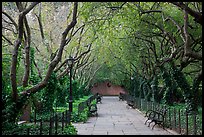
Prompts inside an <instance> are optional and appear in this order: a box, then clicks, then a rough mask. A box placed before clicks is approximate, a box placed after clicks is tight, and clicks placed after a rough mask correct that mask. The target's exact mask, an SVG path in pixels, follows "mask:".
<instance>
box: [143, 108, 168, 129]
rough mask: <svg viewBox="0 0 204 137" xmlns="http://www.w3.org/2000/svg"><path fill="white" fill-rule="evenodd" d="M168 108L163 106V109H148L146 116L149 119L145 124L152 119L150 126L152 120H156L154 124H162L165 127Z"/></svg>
mask: <svg viewBox="0 0 204 137" xmlns="http://www.w3.org/2000/svg"><path fill="white" fill-rule="evenodd" d="M166 112H167V109H166V108H161V109H157V110H148V111H147V112H146V115H145V116H146V117H147V120H146V121H145V124H146V123H147V121H148V120H151V121H150V122H149V125H148V127H149V126H150V124H151V123H152V122H154V123H155V124H154V126H155V125H156V124H158V125H162V127H163V129H164V120H165V115H166ZM154 126H153V127H152V129H153V128H154Z"/></svg>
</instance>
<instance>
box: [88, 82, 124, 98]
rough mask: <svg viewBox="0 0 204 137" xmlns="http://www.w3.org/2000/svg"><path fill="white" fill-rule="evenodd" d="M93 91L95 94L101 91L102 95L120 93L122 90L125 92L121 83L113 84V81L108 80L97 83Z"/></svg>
mask: <svg viewBox="0 0 204 137" xmlns="http://www.w3.org/2000/svg"><path fill="white" fill-rule="evenodd" d="M91 92H92V93H93V94H96V93H99V94H101V95H119V93H120V92H122V93H125V90H124V89H123V88H122V87H121V86H119V85H112V83H110V82H109V81H106V82H102V83H95V84H94V85H93V88H92V89H91Z"/></svg>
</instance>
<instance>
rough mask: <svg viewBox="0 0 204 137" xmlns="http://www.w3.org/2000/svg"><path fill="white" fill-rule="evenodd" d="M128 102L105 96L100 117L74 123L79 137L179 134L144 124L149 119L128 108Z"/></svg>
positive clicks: (99, 110) (99, 113) (99, 108)
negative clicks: (90, 136) (85, 136)
mask: <svg viewBox="0 0 204 137" xmlns="http://www.w3.org/2000/svg"><path fill="white" fill-rule="evenodd" d="M126 106H127V104H126V101H119V100H118V97H117V96H103V98H102V104H97V107H98V117H90V118H89V119H88V121H87V122H86V123H73V125H74V126H75V127H76V128H77V130H78V135H175V134H177V133H174V132H169V131H168V130H163V129H162V128H161V127H159V126H157V125H156V126H155V127H154V130H152V128H151V127H148V124H146V125H145V124H144V122H145V120H146V119H147V118H146V117H144V114H143V113H141V112H140V111H138V110H137V109H132V108H127V107H126Z"/></svg>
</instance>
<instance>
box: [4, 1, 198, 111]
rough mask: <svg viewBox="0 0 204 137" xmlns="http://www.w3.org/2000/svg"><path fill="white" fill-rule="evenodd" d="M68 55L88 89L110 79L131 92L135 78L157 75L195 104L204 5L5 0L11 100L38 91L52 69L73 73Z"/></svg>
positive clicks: (6, 73)
mask: <svg viewBox="0 0 204 137" xmlns="http://www.w3.org/2000/svg"><path fill="white" fill-rule="evenodd" d="M70 56H71V57H73V58H74V68H73V70H74V71H73V77H74V79H75V80H78V82H79V85H86V86H85V87H86V89H88V88H90V87H91V86H92V85H93V84H94V83H97V82H100V81H105V80H109V81H111V82H112V83H114V84H118V85H124V86H125V87H126V88H127V89H129V90H131V86H130V85H129V83H130V81H131V80H133V79H134V80H135V82H136V81H140V82H141V81H146V82H147V83H149V84H150V83H151V82H152V81H154V80H156V79H157V80H158V86H160V87H165V88H166V90H165V95H168V94H169V95H172V94H176V93H177V92H179V91H181V92H182V94H183V95H184V97H185V100H186V102H188V101H190V102H194V103H193V104H194V107H195V106H196V102H198V101H197V100H196V99H197V98H198V96H199V95H200V94H198V92H199V89H202V85H201V82H202V2H3V3H2V80H3V86H4V87H9V90H6V92H8V93H7V94H12V99H13V100H14V102H16V103H17V102H18V100H19V98H21V96H24V97H29V96H30V94H35V93H37V92H41V89H43V88H45V87H46V85H47V83H48V81H49V79H50V77H51V74H52V73H53V72H54V73H55V74H56V76H57V78H58V79H60V78H63V77H66V76H68V73H69V70H70V69H69V67H68V65H67V61H68V60H69V58H70ZM136 79H137V80H136ZM153 83H154V82H153ZM175 83H177V84H175ZM141 86H142V84H141ZM175 86H176V87H175ZM2 88H3V87H2ZM176 89H178V90H179V91H176ZM3 92H4V91H3ZM149 92H151V91H149ZM145 94H147V93H145ZM196 95H197V96H196ZM192 97H193V98H196V99H194V100H192V99H191V98H192ZM167 100H168V99H167ZM167 102H168V101H167Z"/></svg>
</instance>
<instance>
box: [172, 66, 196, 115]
mask: <svg viewBox="0 0 204 137" xmlns="http://www.w3.org/2000/svg"><path fill="white" fill-rule="evenodd" d="M172 70H173V76H174V79H175V80H176V82H177V84H178V86H179V87H180V88H181V90H183V92H184V99H185V102H186V109H187V110H188V111H194V110H197V107H198V104H197V103H196V101H197V100H195V96H194V95H193V94H195V93H193V92H192V89H191V87H190V85H189V83H188V82H187V80H186V78H185V75H184V74H183V73H182V71H181V70H179V69H178V68H176V67H175V66H174V65H172Z"/></svg>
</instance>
